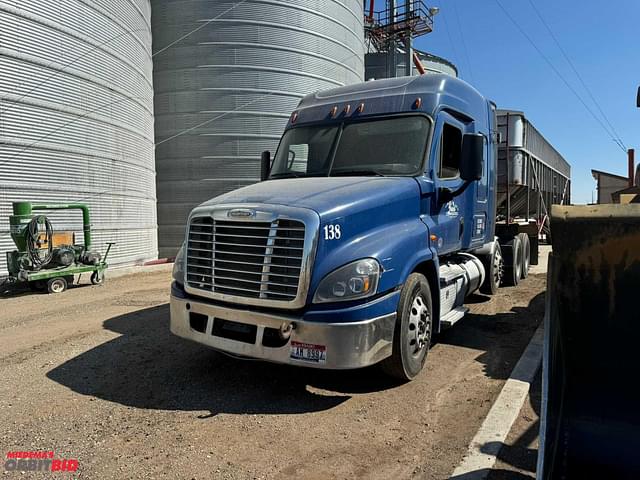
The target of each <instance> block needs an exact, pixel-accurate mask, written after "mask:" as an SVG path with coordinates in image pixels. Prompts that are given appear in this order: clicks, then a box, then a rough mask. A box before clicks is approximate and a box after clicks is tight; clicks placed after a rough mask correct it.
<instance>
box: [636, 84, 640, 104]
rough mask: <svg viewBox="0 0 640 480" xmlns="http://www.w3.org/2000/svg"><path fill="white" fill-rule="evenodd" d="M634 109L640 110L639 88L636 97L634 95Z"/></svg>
mask: <svg viewBox="0 0 640 480" xmlns="http://www.w3.org/2000/svg"><path fill="white" fill-rule="evenodd" d="M636 107H638V108H640V87H638V95H636Z"/></svg>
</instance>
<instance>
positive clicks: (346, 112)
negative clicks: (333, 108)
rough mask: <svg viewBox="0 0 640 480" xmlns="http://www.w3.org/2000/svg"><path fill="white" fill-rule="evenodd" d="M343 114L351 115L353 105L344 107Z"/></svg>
mask: <svg viewBox="0 0 640 480" xmlns="http://www.w3.org/2000/svg"><path fill="white" fill-rule="evenodd" d="M343 112H344V114H345V115H349V112H351V105H347V106H346V107H344V110H343Z"/></svg>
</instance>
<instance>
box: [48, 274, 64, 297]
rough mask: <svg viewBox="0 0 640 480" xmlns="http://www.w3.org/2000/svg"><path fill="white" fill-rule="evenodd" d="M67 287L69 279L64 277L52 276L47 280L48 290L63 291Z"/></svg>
mask: <svg viewBox="0 0 640 480" xmlns="http://www.w3.org/2000/svg"><path fill="white" fill-rule="evenodd" d="M66 289H67V281H66V280H65V279H64V277H55V278H50V279H49V280H48V281H47V292H49V293H62V292H64V291H65V290H66Z"/></svg>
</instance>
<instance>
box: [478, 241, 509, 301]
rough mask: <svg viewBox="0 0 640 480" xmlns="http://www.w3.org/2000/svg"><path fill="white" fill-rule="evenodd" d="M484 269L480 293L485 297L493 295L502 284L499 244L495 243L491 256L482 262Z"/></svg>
mask: <svg viewBox="0 0 640 480" xmlns="http://www.w3.org/2000/svg"><path fill="white" fill-rule="evenodd" d="M482 263H483V264H484V269H485V277H484V282H482V285H481V286H480V292H481V293H484V294H485V295H495V294H496V293H498V288H500V284H501V283H502V277H503V270H504V259H503V258H502V249H501V248H500V244H499V243H498V242H496V248H495V250H494V251H493V255H491V256H487V257H485V261H483V262H482Z"/></svg>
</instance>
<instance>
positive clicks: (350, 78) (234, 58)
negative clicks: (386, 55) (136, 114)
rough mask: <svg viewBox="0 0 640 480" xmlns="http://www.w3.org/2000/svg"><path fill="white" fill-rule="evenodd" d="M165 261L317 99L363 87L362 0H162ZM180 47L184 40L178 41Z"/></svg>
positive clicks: (158, 4)
mask: <svg viewBox="0 0 640 480" xmlns="http://www.w3.org/2000/svg"><path fill="white" fill-rule="evenodd" d="M152 10H153V17H152V18H153V35H154V40H153V45H154V52H155V58H154V84H155V95H156V97H155V112H156V123H155V129H156V142H157V147H156V170H157V173H158V177H157V180H158V182H157V185H158V189H157V191H158V226H159V246H160V256H173V255H175V253H176V251H177V248H178V246H179V245H180V243H182V241H183V238H184V225H185V221H186V217H187V215H188V213H189V211H190V210H191V208H193V207H194V206H195V205H197V204H199V203H201V202H202V201H204V200H206V199H209V198H211V197H214V196H216V195H219V194H221V193H224V192H227V191H230V190H233V189H235V188H238V187H241V186H244V185H248V184H250V183H253V182H255V181H257V180H258V178H259V157H260V152H261V151H263V150H271V151H272V152H273V151H274V150H275V148H276V147H277V144H278V138H279V136H280V135H281V133H282V130H283V128H284V126H285V124H286V121H287V118H288V116H289V114H290V113H291V111H292V110H294V109H295V107H296V106H297V104H298V102H299V100H300V99H301V98H302V97H303V96H304V95H305V94H308V93H311V92H313V91H317V90H321V89H327V88H333V87H336V86H340V85H345V84H349V83H355V82H358V81H362V80H363V77H364V41H363V12H362V2H361V1H360V0H259V1H258V0H248V1H237V2H229V1H211V0H153V1H152ZM176 39H182V40H180V41H179V42H178V43H174V42H176Z"/></svg>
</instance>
